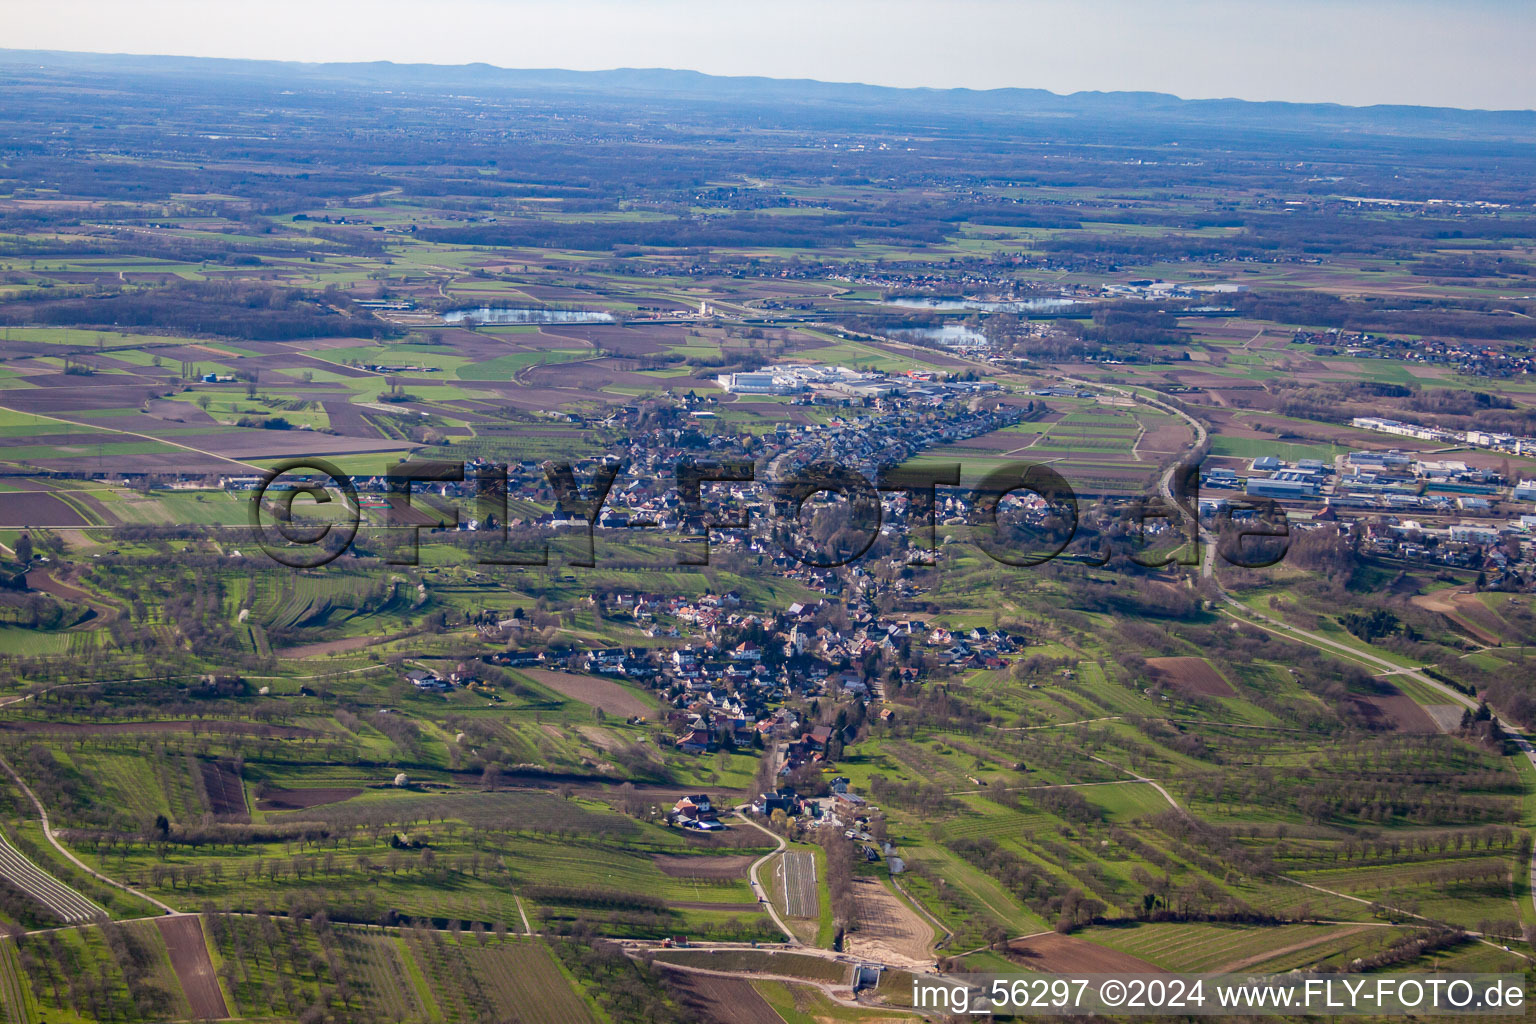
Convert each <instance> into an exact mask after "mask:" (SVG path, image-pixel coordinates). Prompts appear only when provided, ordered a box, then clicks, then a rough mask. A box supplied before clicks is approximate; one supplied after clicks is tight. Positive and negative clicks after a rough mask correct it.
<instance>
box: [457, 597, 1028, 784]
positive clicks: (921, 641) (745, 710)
mask: <svg viewBox="0 0 1536 1024" xmlns="http://www.w3.org/2000/svg"><path fill="white" fill-rule="evenodd" d="M594 600H599V601H600V602H601V604H602V607H603V610H604V612H605V614H607V615H609V616H610V617H611V616H618V615H629V616H634V617H635V618H636V619H637V620H639V621H640V622H642V623H643V624H644V625H645V627H646V628H645V632H646V635H647V636H649V637H657V638H662V639H670V638H674V637H678V636H679V635H680V634H681V633H682V632H684V631H686V634H687V636H688V637H690V638H691V642H689V643H687V644H685V645H681V646H679V645H670V644H662V645H658V646H656V647H640V646H636V647H605V648H592V649H588V650H583V651H574V652H563V653H562V652H542V651H508V652H502V653H498V654H495V655H490V656H488V657H487V659H486V660H488V661H491V662H494V663H496V664H501V665H506V666H509V667H519V666H531V665H537V664H548V665H558V666H560V667H564V668H569V669H573V670H576V671H582V672H589V673H592V674H596V675H606V676H616V677H622V678H625V679H629V680H633V681H636V682H639V683H641V684H642V685H645V686H647V687H648V688H650V689H651V690H653V691H654V692H656V693H657V694H658V695H659V696H660V697H661V698H662V700H663V701H665V702H666V704H667V708H666V710H665V711H664V714H663V720H664V722H665V723H666V724H667V725H669V726H670V727H672V728H673V729H674V730H675V731H674V734H673V735H674V740H673V742H674V745H675V746H676V748H677V749H679V750H681V751H683V752H685V753H690V754H703V753H706V752H710V751H714V750H718V749H720V748H722V747H726V748H739V747H759V746H766V745H768V744H770V743H775V742H782V741H788V742H789V744H790V745H789V759H790V760H791V761H793V762H794V764H792V765H791V767H794V766H796V765H798V764H800V763H804V762H805V761H808V760H813V759H815V755H817V754H821V753H824V752H825V750H826V746H827V743H828V742H829V741H831V740H832V738H833V737H832V736H831V735H830V734H829V735H826V736H822V735H820V734H819V733H818V732H817V731H816V730H815V729H812V730H810V731H808V732H806V733H804V735H801V733H800V731H799V730H800V722H799V721H798V719H797V717H796V716H795V714H794V712H793V711H791V710H789V709H788V708H787V707H785V706H784V705H785V704H786V702H788V701H790V700H791V699H793V698H815V697H822V696H829V695H831V696H842V697H849V698H852V699H855V700H857V701H859V702H861V703H863V704H865V705H867V706H871V707H875V706H876V705H879V706H878V708H876V709H875V710H874V711H872V715H873V717H874V718H876V719H877V720H889V719H890V718H891V717H892V714H893V712H892V710H891V708H890V707H889V706H886V705H884V699H885V689H884V688H885V685H886V680H887V678H891V677H894V678H896V679H898V680H900V681H901V682H903V683H907V682H915V681H917V680H918V679H920V678H921V677H922V674H923V672H924V667H923V666H924V665H925V664H931V665H934V666H936V667H941V668H948V669H952V670H956V671H959V670H966V669H1000V668H1003V667H1005V665H1006V661H1005V658H1006V657H1007V656H1009V655H1011V654H1014V653H1016V652H1017V651H1018V650H1019V649H1020V648H1021V647H1023V646H1024V645H1025V643H1026V641H1025V639H1024V638H1023V637H1021V636H1018V635H1016V634H1010V633H1009V632H1007V631H1006V630H1000V629H989V628H987V627H984V626H977V627H974V628H970V629H966V630H955V631H951V630H950V629H947V628H946V627H944V626H942V625H937V624H929V623H927V622H925V621H923V620H920V619H911V618H894V617H886V616H879V615H875V614H873V613H872V612H870V611H869V610H867V609H863V608H859V607H848V606H845V605H843V604H841V603H838V602H832V601H827V600H817V601H807V602H797V603H794V604H791V605H790V606H789V607H788V608H787V609H785V610H784V611H783V612H782V613H779V614H777V615H774V614H757V613H751V612H746V611H744V610H742V601H741V598H740V596H739V595H738V594H735V593H727V594H705V595H703V596H701V597H680V596H676V595H651V594H643V593H613V594H608V595H606V596H602V597H600V598H594ZM514 622H515V620H505V624H513V623H514ZM916 652H921V653H922V654H923V657H921V658H918V657H914V656H913V655H914V654H915V653H916ZM882 666H883V668H882ZM882 672H885V673H886V674H887V675H886V676H884V677H883V676H882V674H881V673H882Z"/></svg>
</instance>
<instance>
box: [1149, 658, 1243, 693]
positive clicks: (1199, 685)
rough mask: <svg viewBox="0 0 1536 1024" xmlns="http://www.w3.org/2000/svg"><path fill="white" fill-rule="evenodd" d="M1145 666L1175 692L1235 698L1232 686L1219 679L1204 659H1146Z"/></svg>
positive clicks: (1219, 676) (1217, 674) (1218, 675)
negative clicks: (1175, 690)
mask: <svg viewBox="0 0 1536 1024" xmlns="http://www.w3.org/2000/svg"><path fill="white" fill-rule="evenodd" d="M1147 665H1148V666H1149V667H1150V668H1151V669H1152V671H1153V673H1154V674H1155V675H1156V676H1157V678H1158V679H1159V680H1161V681H1164V682H1167V683H1168V684H1169V685H1170V686H1172V687H1173V688H1174V689H1177V690H1183V691H1184V692H1186V693H1194V694H1199V695H1200V696H1202V697H1236V696H1237V691H1236V690H1234V689H1232V684H1231V683H1229V682H1227V681H1226V680H1225V679H1223V678H1221V675H1220V674H1219V673H1218V672H1217V671H1216V670H1215V669H1214V668H1212V667H1211V663H1210V662H1208V661H1206V660H1205V659H1204V658H1148V659H1147Z"/></svg>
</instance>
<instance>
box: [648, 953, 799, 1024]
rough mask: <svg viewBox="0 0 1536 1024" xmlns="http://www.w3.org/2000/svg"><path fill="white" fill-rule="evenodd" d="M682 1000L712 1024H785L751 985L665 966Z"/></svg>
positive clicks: (733, 979)
mask: <svg viewBox="0 0 1536 1024" xmlns="http://www.w3.org/2000/svg"><path fill="white" fill-rule="evenodd" d="M662 970H663V971H664V972H665V973H666V978H667V981H668V983H669V984H670V985H671V986H672V988H673V990H674V991H675V992H676V993H677V996H678V1000H679V1001H680V1002H681V1003H682V1004H683V1005H684V1006H686V1007H688V1008H689V1009H690V1010H692V1011H693V1012H694V1013H695V1014H697V1015H698V1017H699V1018H700V1019H701V1020H707V1021H709V1022H710V1024H784V1018H782V1017H780V1016H779V1015H778V1013H777V1012H775V1010H774V1008H773V1007H772V1006H770V1005H768V1000H766V999H764V998H763V997H762V995H761V994H760V993H759V992H758V991H757V989H755V988H753V987H752V984H751V982H748V981H745V980H743V979H740V978H722V977H719V976H717V975H713V974H694V973H692V972H691V971H683V970H678V969H676V968H671V967H663V968H662Z"/></svg>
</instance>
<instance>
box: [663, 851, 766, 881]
mask: <svg viewBox="0 0 1536 1024" xmlns="http://www.w3.org/2000/svg"><path fill="white" fill-rule="evenodd" d="M754 859H755V858H753V857H748V856H745V855H739V854H738V855H733V856H728V857H679V856H677V855H675V854H666V853H658V854H655V855H654V856H652V857H651V862H652V863H653V864H655V865H656V866H657V867H658V868H660V869H661V873H662V874H664V875H667V876H668V877H671V878H707V879H709V880H710V881H721V880H727V879H736V878H746V877H747V869H748V868H749V867H750V866H751V864H752V861H753V860H754Z"/></svg>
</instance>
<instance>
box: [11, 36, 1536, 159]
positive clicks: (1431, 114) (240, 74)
mask: <svg viewBox="0 0 1536 1024" xmlns="http://www.w3.org/2000/svg"><path fill="white" fill-rule="evenodd" d="M24 70H25V71H28V72H31V73H30V74H27V76H26V77H28V78H35V77H36V76H37V72H39V71H42V72H44V75H43V76H42V77H46V72H49V71H53V72H63V73H76V74H109V75H117V76H135V77H139V76H173V77H180V78H187V77H210V76H211V77H217V78H219V79H221V80H223V81H224V82H226V83H229V84H234V83H236V82H240V81H243V82H245V83H246V84H248V85H251V86H267V87H272V86H282V87H284V88H290V89H304V88H313V89H350V90H358V91H368V92H377V91H383V90H393V91H400V90H405V91H422V92H439V91H441V92H452V93H456V94H465V93H469V94H489V93H518V94H538V95H543V96H547V97H555V96H559V95H567V96H571V97H583V96H585V97H589V98H600V97H601V98H607V99H614V100H618V99H629V100H637V99H643V100H646V101H648V102H668V101H670V102H677V103H685V104H689V105H698V106H718V105H730V106H737V107H741V106H763V107H773V108H778V109H786V108H801V109H804V110H807V111H808V112H809V111H813V110H819V111H821V112H823V113H826V114H834V113H843V114H861V113H862V114H864V115H866V116H867V115H881V116H882V119H884V118H899V119H901V120H903V121H909V120H911V119H913V118H923V117H928V118H941V119H944V120H951V119H965V118H970V119H983V120H988V121H991V120H996V119H1020V118H1025V119H1049V118H1074V119H1089V120H1093V121H1101V122H1106V123H1108V122H1120V123H1124V122H1136V123H1137V124H1140V125H1142V126H1146V125H1148V124H1156V123H1166V124H1168V125H1170V126H1173V125H1188V126H1197V125H1198V126H1210V127H1216V126H1226V127H1231V128H1243V129H1251V130H1272V131H1304V132H1316V131H1318V130H1319V129H1322V130H1328V131H1339V132H1365V133H1370V134H1383V135H1409V136H1436V137H1467V138H1476V139H1482V140H1493V139H1507V140H1512V141H1527V142H1536V111H1532V110H1462V109H1457V108H1451V107H1419V106H1395V105H1378V106H1370V107H1350V106H1344V105H1341V104H1334V103H1283V102H1253V101H1249V100H1238V99H1210V100H1186V99H1180V98H1179V97H1177V96H1172V95H1169V94H1167V93H1157V92H1076V93H1071V94H1069V95H1061V94H1058V93H1053V92H1050V91H1048V90H1045V89H987V90H976V89H900V88H892V87H887V86H875V85H856V84H845V83H835V82H819V81H813V80H809V79H779V78H748V77H742V78H736V77H722V76H716V75H706V74H702V73H700V72H697V71H671V70H661V69H633V68H623V69H619V70H614V71H560V70H520V69H512V68H499V67H495V66H493V65H490V64H459V65H437V64H395V63H392V62H389V61H374V62H368V63H336V64H306V63H298V62H292V61H267V60H228V59H221V58H203V57H155V56H138V55H129V54H94V53H73V52H65V51H53V50H5V49H0V72H7V73H11V74H15V73H18V72H22V71H24Z"/></svg>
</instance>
